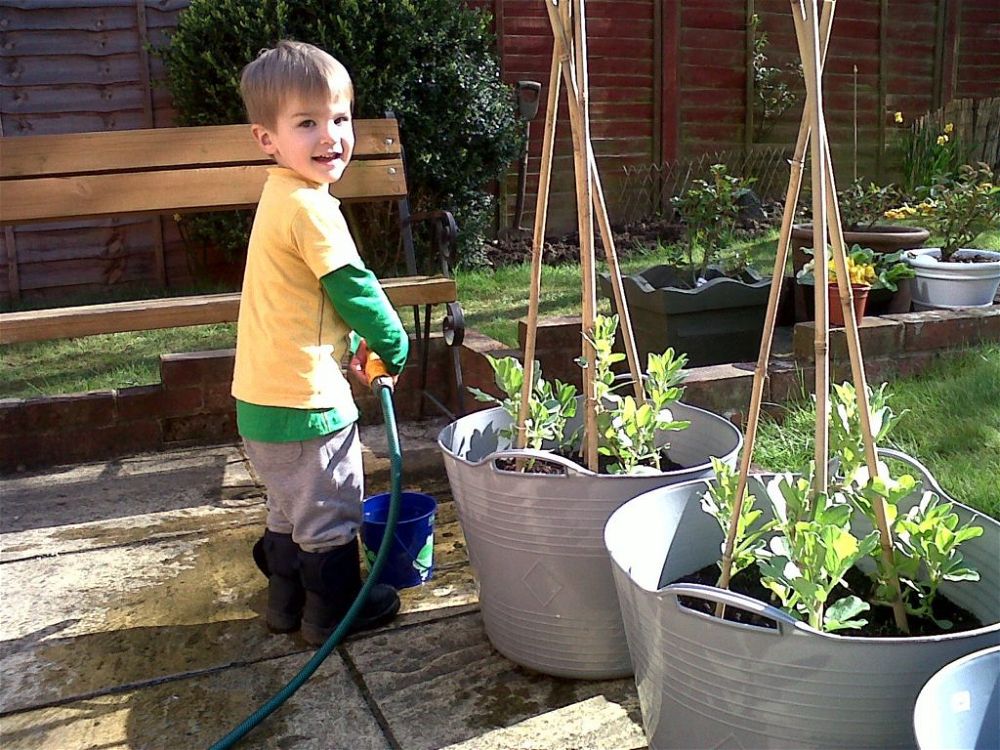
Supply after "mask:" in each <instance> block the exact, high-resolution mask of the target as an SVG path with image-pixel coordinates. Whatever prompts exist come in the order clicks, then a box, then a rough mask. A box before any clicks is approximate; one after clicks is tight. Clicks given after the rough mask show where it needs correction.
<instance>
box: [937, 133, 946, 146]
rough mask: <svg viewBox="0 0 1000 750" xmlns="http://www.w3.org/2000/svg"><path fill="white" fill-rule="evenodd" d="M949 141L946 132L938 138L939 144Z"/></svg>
mask: <svg viewBox="0 0 1000 750" xmlns="http://www.w3.org/2000/svg"><path fill="white" fill-rule="evenodd" d="M947 142H948V136H946V135H944V134H942V135H939V136H938V138H937V144H938V145H939V146H943V145H944V144H946V143H947Z"/></svg>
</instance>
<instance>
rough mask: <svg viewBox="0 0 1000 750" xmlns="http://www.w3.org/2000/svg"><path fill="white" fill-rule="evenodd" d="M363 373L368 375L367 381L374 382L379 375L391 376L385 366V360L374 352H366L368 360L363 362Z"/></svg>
mask: <svg viewBox="0 0 1000 750" xmlns="http://www.w3.org/2000/svg"><path fill="white" fill-rule="evenodd" d="M365 375H367V376H368V382H369V383H374V382H375V381H376V380H377V379H378V378H381V377H390V378H391V377H392V376H391V375H390V374H389V371H388V370H387V369H386V368H385V362H383V361H382V358H381V357H380V356H378V355H377V354H376V353H375V352H369V353H368V361H367V362H365Z"/></svg>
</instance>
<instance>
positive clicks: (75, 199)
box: [0, 118, 406, 225]
mask: <svg viewBox="0 0 1000 750" xmlns="http://www.w3.org/2000/svg"><path fill="white" fill-rule="evenodd" d="M355 134H356V139H357V143H356V146H355V151H354V156H353V159H352V161H351V167H350V169H348V170H347V172H346V173H345V174H344V178H343V179H342V180H341V181H340V182H338V183H336V185H334V188H333V194H334V195H336V196H337V197H339V198H340V199H341V200H344V201H371V200H381V199H394V198H395V199H398V198H403V197H405V196H406V177H405V173H404V170H403V159H402V151H401V148H400V140H399V128H398V124H397V122H396V120H394V119H391V118H386V119H378V120H356V121H355ZM272 164H273V162H271V160H270V158H269V157H268V156H267V155H266V154H264V153H263V152H262V151H261V150H260V148H259V147H258V146H257V144H256V143H255V142H254V140H253V137H252V136H251V135H250V127H249V126H248V125H210V126H204V127H190V128H158V129H152V130H123V131H113V132H103V133H72V134H66V135H38V136H19V137H16V138H0V224H3V225H10V224H24V223H29V222H36V221H52V220H61V219H75V218H81V217H90V216H107V215H113V214H147V213H163V212H168V211H174V212H179V213H183V212H185V211H194V210H212V209H229V208H244V207H249V206H253V205H255V204H256V203H257V200H258V199H259V198H260V193H261V189H262V187H263V185H264V179H265V177H266V172H265V170H266V169H267V167H268V166H271V165H272Z"/></svg>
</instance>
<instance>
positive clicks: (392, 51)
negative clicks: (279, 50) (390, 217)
mask: <svg viewBox="0 0 1000 750" xmlns="http://www.w3.org/2000/svg"><path fill="white" fill-rule="evenodd" d="M489 22H490V21H489V17H488V16H487V15H486V14H484V13H483V12H480V11H475V10H471V9H468V8H466V7H464V6H463V5H462V4H461V3H460V2H458V1H457V0H295V2H291V1H286V0H192V2H191V5H190V6H189V7H188V8H187V9H186V10H185V11H184V12H183V13H181V15H180V18H179V22H178V25H177V29H176V31H175V32H174V33H173V35H172V36H171V39H170V44H169V46H168V47H166V48H164V49H162V50H159V52H160V53H161V54H162V56H163V59H164V62H165V64H166V69H167V80H168V85H169V87H170V90H171V93H172V94H173V98H174V106H175V108H176V109H177V112H178V121H179V122H178V124H180V125H218V124H226V123H238V122H245V121H246V115H245V113H244V111H243V105H242V102H241V100H240V96H239V76H240V71H241V70H242V68H243V66H244V65H245V64H246V63H247V62H249V61H250V60H252V59H253V58H255V57H256V56H257V54H258V52H259V51H260V50H261V49H263V48H265V47H270V46H272V45H273V44H274V43H275V42H276V41H277V40H279V39H296V40H299V41H304V42H309V43H311V44H315V45H317V46H318V47H321V48H323V49H325V50H327V51H328V52H329V53H330V54H332V55H333V56H334V57H336V58H338V59H339V60H340V61H341V62H343V63H344V65H346V66H347V68H348V70H349V71H350V72H351V75H352V77H353V79H354V86H355V95H356V98H357V101H356V104H355V116H357V117H362V118H365V117H381V116H382V115H384V114H385V112H386V111H387V110H392V111H393V112H395V114H396V116H397V117H398V118H399V120H400V128H401V131H402V136H403V144H404V147H405V148H406V157H407V171H408V177H409V185H410V193H411V198H412V201H413V204H414V209H415V210H422V209H435V208H447V209H449V210H451V211H452V212H454V213H455V216H456V219H457V220H458V222H459V226H460V228H461V233H462V236H461V245H462V247H461V248H460V256H462V255H465V254H469V253H474V252H475V251H477V250H478V248H479V245H480V243H481V241H482V236H483V234H484V232H485V231H486V229H487V227H488V226H489V224H490V222H491V220H492V211H493V197H492V196H491V195H489V194H488V193H487V192H485V191H486V189H488V187H489V183H490V181H491V180H495V179H498V178H500V177H501V176H502V175H503V174H504V172H505V171H506V169H507V167H508V165H509V164H510V163H511V162H512V161H513V160H514V159H516V158H517V157H518V155H519V154H520V150H521V148H522V145H523V144H522V137H523V133H522V126H521V124H520V123H519V122H518V120H517V118H516V107H515V103H514V97H513V92H512V90H511V88H510V87H509V86H507V85H506V84H505V83H504V82H503V80H502V79H501V75H500V66H499V63H498V62H497V59H496V57H495V55H494V53H493V51H492V50H493V46H494V38H493V36H492V33H491V32H490V28H489ZM369 218H371V216H369ZM373 223H379V222H377V221H376V222H373ZM371 243H372V241H371V240H369V244H371ZM376 257H377V258H381V261H382V263H383V264H388V265H391V264H392V262H393V261H394V260H395V256H394V253H393V251H392V250H391V249H390V250H388V251H384V252H382V253H380V254H376ZM375 265H379V263H375ZM383 270H385V269H383Z"/></svg>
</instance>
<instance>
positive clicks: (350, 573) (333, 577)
mask: <svg viewBox="0 0 1000 750" xmlns="http://www.w3.org/2000/svg"><path fill="white" fill-rule="evenodd" d="M299 563H300V566H301V572H302V584H303V585H304V586H305V589H306V604H305V609H304V610H303V611H302V637H303V638H304V639H305V641H306V643H308V644H309V645H311V646H322V645H323V644H324V643H325V642H326V640H327V638H329V637H330V634H331V633H332V632H333V631H334V629H335V628H336V627H337V625H339V624H340V621H341V619H342V618H343V617H344V615H345V614H347V610H348V609H350V607H351V604H352V603H353V602H354V599H355V598H356V597H357V595H358V591H360V590H361V561H360V560H359V559H358V538H357V537H355V538H354V539H352V540H351V541H350V542H348V543H347V544H344V545H341V546H340V547H335V548H334V549H331V550H327V551H326V552H306V551H302V552H300V553H299ZM398 611H399V595H398V594H397V593H396V590H395V589H394V588H393V587H392V586H387V585H385V584H382V583H378V584H375V585H374V586H372V587H371V590H370V591H369V592H368V598H367V599H366V600H365V603H364V606H363V607H362V608H361V611H360V612H359V613H358V616H357V617H356V618H354V622H353V623H352V625H351V632H352V633H354V632H357V631H359V630H368V629H370V628H374V627H378V626H379V625H382V624H383V623H386V622H389V620H391V619H392V618H393V617H395V615H396V613H397V612H398Z"/></svg>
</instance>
